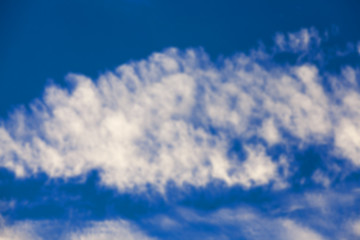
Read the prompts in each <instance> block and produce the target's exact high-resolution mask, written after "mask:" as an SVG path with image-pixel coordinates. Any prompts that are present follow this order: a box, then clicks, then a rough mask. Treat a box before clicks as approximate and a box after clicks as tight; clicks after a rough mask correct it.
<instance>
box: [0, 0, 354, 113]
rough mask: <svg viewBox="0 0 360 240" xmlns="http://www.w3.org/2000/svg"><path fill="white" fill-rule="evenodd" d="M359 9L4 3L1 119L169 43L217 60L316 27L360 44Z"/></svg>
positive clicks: (282, 4)
mask: <svg viewBox="0 0 360 240" xmlns="http://www.w3.org/2000/svg"><path fill="white" fill-rule="evenodd" d="M220 3H221V4H220ZM324 6H326V7H324ZM359 12H360V3H359V2H358V1H349V0H347V1H335V0H316V1H314V0H311V1H306V0H301V1H300V0H294V1H288V0H286V1H282V0H281V1H279V0H276V1H261V0H254V1H230V0H225V1H224V0H223V1H211V0H207V1H194V0H192V1H188V0H182V1H168V0H121V1H115V0H104V1H93V0H86V1H85V0H76V1H74V0H71V1H70V0H62V1H48V0H43V1H40V0H31V1H25V0H18V1H13V0H2V1H1V2H0V36H1V37H0V117H1V118H5V117H6V115H7V112H9V111H11V110H12V109H13V108H14V106H16V105H17V104H24V103H28V102H29V101H31V100H32V99H34V98H35V97H39V96H41V93H42V91H43V88H44V86H45V84H46V83H47V81H48V79H53V80H54V81H55V82H57V83H59V84H62V83H63V77H64V76H65V75H66V74H67V73H68V72H77V73H83V74H86V75H89V76H91V77H96V76H97V75H98V74H99V73H100V72H103V71H106V70H107V69H109V70H111V69H113V68H114V67H116V66H118V65H119V64H121V63H124V62H127V61H129V60H131V59H140V58H144V57H146V56H148V55H149V54H150V53H152V52H154V51H160V50H162V49H164V48H166V47H170V46H175V47H179V48H187V47H198V46H202V47H204V49H205V50H206V52H208V53H209V54H210V55H211V57H213V58H216V57H217V56H219V55H231V54H233V53H235V52H237V51H243V50H245V51H246V50H247V49H249V48H250V47H254V46H256V44H257V41H258V40H260V39H261V40H263V41H265V42H269V41H271V39H272V37H273V36H274V33H275V32H278V31H281V32H287V31H296V30H299V29H300V28H302V27H311V26H314V27H316V28H317V29H318V30H320V31H323V30H331V29H338V30H339V36H340V38H341V39H343V40H344V41H357V40H359V39H360V31H358V28H359V17H358V13H359Z"/></svg>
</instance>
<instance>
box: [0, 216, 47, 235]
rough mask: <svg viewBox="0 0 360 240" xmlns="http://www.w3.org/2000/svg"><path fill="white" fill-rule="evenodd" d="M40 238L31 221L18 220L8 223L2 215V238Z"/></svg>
mask: <svg viewBox="0 0 360 240" xmlns="http://www.w3.org/2000/svg"><path fill="white" fill-rule="evenodd" d="M24 239H29V240H40V239H41V238H40V237H39V236H38V235H37V234H36V232H35V230H34V226H33V224H32V223H31V222H26V221H24V222H18V223H15V224H13V225H9V224H6V222H5V220H4V219H3V218H2V217H1V216H0V240H24Z"/></svg>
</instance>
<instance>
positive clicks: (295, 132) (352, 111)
mask: <svg viewBox="0 0 360 240" xmlns="http://www.w3.org/2000/svg"><path fill="white" fill-rule="evenodd" d="M281 36H283V37H281ZM320 43H321V39H320V36H319V34H318V33H317V32H316V31H315V30H313V29H303V30H301V31H299V32H297V33H290V34H288V35H287V37H285V36H284V35H277V37H276V46H277V48H279V49H287V50H288V51H293V52H294V53H296V52H300V51H302V52H304V51H310V50H311V49H312V48H315V47H316V48H320V47H321V46H320ZM310 46H312V47H310ZM259 56H260V55H252V54H250V55H245V54H238V55H235V56H234V57H231V58H227V59H225V60H224V61H223V62H222V63H221V64H218V65H216V64H214V63H213V62H211V61H210V60H209V58H208V56H207V55H206V53H204V52H203V51H202V50H194V49H189V50H186V51H180V50H178V49H176V48H171V49H167V50H165V51H164V52H162V53H154V54H152V55H151V56H150V57H149V58H148V59H146V60H141V61H137V62H131V63H128V64H124V65H121V66H120V67H118V68H117V69H116V70H115V71H113V72H107V73H104V74H102V75H101V76H99V79H97V80H94V81H93V80H92V79H89V78H87V77H85V76H82V75H76V74H70V75H69V76H68V77H67V79H68V81H69V82H70V83H71V84H72V88H71V89H68V88H61V87H58V86H55V85H52V86H48V87H47V88H46V90H45V94H44V97H43V99H41V100H36V101H35V102H34V103H32V104H31V105H30V108H31V110H30V112H26V111H25V110H21V109H19V110H18V111H17V112H15V113H14V114H13V116H12V117H10V118H9V119H8V120H7V121H6V122H4V123H3V124H2V125H1V126H0V166H2V167H5V168H8V169H10V170H12V171H14V172H15V173H16V175H17V176H18V177H26V176H29V175H31V174H36V173H38V172H45V173H46V174H47V175H48V176H50V177H52V178H70V177H76V176H81V175H85V174H86V173H88V172H89V171H91V170H94V169H95V170H98V171H99V172H100V176H101V181H102V183H103V184H105V185H107V186H114V187H116V188H117V189H118V190H119V191H128V190H130V189H138V190H142V189H145V188H146V186H148V184H151V185H152V186H155V187H156V188H157V189H158V190H159V191H164V190H165V189H166V186H167V184H168V183H169V182H173V183H175V184H176V185H177V186H183V185H184V184H191V185H193V186H205V185H207V184H208V183H210V182H212V181H214V180H221V181H223V182H225V183H226V184H227V185H229V186H233V185H241V186H243V187H245V188H251V187H254V186H262V185H267V184H271V183H275V184H280V183H282V184H283V183H285V182H286V177H287V175H286V176H285V175H284V174H283V173H284V172H287V171H285V170H286V169H284V166H288V164H284V161H286V159H287V158H292V153H291V152H287V151H285V152H283V153H282V154H281V157H274V156H271V155H270V154H269V149H271V147H273V146H274V145H282V146H293V145H300V146H301V145H304V144H305V145H316V144H328V145H330V146H333V148H334V149H335V150H334V151H332V152H329V153H328V154H332V155H331V156H333V157H337V156H340V157H342V158H346V159H348V160H350V161H351V162H352V163H353V164H354V165H356V166H359V165H360V161H359V159H360V147H359V146H360V132H359V130H358V129H360V126H359V123H358V119H359V117H360V115H359V114H360V112H359V110H358V109H360V95H359V86H358V83H357V77H356V76H358V75H357V74H358V71H359V70H358V69H357V68H355V67H351V66H347V67H346V68H344V69H346V70H344V71H343V72H342V73H340V74H335V73H331V72H325V73H324V72H323V71H324V69H321V68H320V66H317V65H316V64H315V63H312V62H298V63H296V64H294V65H291V64H281V63H277V62H276V61H275V60H274V56H273V55H271V54H267V53H266V52H263V53H262V54H261V57H259ZM354 76H355V78H354ZM324 83H327V85H330V87H327V88H326V87H325V85H324ZM327 85H326V86H327ZM328 88H330V89H328ZM289 136H291V138H290V137H289ZM254 139H255V140H254ZM256 139H258V140H256ZM234 140H239V141H240V142H241V145H242V146H243V148H244V149H245V157H244V159H241V158H240V157H238V156H237V155H236V154H235V155H234V154H229V151H230V150H231V148H232V142H233V141H234ZM280 159H282V160H281V162H280ZM284 159H285V160H284ZM319 176H320V175H319ZM319 176H314V179H315V180H316V181H320V180H319V179H320V178H319ZM325 184H326V185H328V184H329V183H325ZM283 186H285V185H284V184H283Z"/></svg>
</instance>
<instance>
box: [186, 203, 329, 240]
mask: <svg viewBox="0 0 360 240" xmlns="http://www.w3.org/2000/svg"><path fill="white" fill-rule="evenodd" d="M180 213H181V214H182V216H183V217H184V219H186V221H189V222H190V223H192V222H195V223H206V224H210V225H212V226H217V227H220V228H221V229H222V232H223V233H224V235H225V236H226V237H227V238H225V239H228V238H229V239H231V238H236V239H238V238H239V239H249V240H252V239H279V240H287V239H294V240H303V239H312V240H324V239H325V238H324V237H323V236H322V235H321V234H319V233H317V232H316V231H314V230H312V229H311V228H309V227H307V226H303V225H302V224H300V223H297V222H296V221H294V220H291V219H288V218H274V217H271V216H264V215H261V214H259V213H257V212H255V211H253V210H252V209H251V208H249V207H246V208H245V207H244V208H237V209H226V208H223V209H220V210H218V211H216V212H214V213H211V214H208V215H203V216H201V215H199V214H196V213H194V212H193V211H191V210H187V209H182V210H181V211H180ZM234 229H237V231H234ZM205 236H206V234H205ZM212 237H215V236H212ZM205 239H208V238H206V237H205ZM209 239H212V238H211V237H209Z"/></svg>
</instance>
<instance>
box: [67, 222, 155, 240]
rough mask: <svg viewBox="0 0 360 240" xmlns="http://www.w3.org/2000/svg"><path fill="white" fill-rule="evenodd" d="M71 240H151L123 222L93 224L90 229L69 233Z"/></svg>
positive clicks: (68, 237)
mask: <svg viewBox="0 0 360 240" xmlns="http://www.w3.org/2000/svg"><path fill="white" fill-rule="evenodd" d="M67 239H71V240H112V239H114V240H115V239H122V240H151V239H153V240H154V239H155V238H150V237H148V236H146V235H145V234H143V233H142V232H141V231H140V230H139V229H137V228H136V227H134V226H132V225H131V224H129V223H128V222H126V221H123V220H117V221H115V220H113V221H102V222H92V223H91V224H90V226H89V227H85V228H82V229H81V230H78V231H73V232H72V233H69V236H67Z"/></svg>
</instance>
